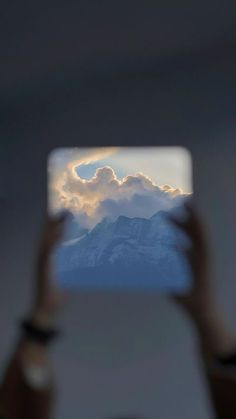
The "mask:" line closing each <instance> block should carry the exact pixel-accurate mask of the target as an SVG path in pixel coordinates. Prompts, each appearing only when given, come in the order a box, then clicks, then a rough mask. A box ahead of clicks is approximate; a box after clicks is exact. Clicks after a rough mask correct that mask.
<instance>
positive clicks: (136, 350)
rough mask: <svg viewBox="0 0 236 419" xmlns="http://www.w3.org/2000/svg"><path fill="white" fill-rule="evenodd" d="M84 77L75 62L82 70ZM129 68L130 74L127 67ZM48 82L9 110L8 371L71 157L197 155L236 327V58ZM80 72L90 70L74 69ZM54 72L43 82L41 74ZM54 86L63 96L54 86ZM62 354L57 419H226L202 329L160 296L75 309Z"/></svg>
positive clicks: (218, 274)
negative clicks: (142, 152)
mask: <svg viewBox="0 0 236 419" xmlns="http://www.w3.org/2000/svg"><path fill="white" fill-rule="evenodd" d="M72 64H73V63H72ZM123 64H124V63H123ZM123 64H122V66H121V67H119V66H118V67H116V63H114V68H116V71H110V70H111V69H110V70H109V72H108V71H107V72H106V71H103V70H104V69H105V70H106V68H107V67H106V63H105V64H104V68H103V67H102V70H101V67H99V68H97V70H96V69H95V71H94V74H90V73H89V72H88V74H87V75H86V76H84V75H83V77H76V71H74V72H73V74H72V73H68V72H67V73H66V72H63V71H64V70H63V69H62V70H61V78H56V79H55V77H54V74H53V72H52V74H50V77H47V78H46V79H44V78H41V80H40V82H38V81H37V80H36V82H35V83H33V82H31V78H30V77H29V80H28V81H29V82H28V84H24V83H23V82H22V84H19V85H18V87H17V88H16V87H14V83H13V82H12V81H11V86H13V87H14V89H13V88H12V90H11V89H9V94H6V92H7V91H6V89H5V90H4V92H5V96H4V99H5V101H4V100H3V101H2V102H1V109H2V111H1V112H2V124H1V139H2V142H1V153H0V210H1V221H0V226H1V229H0V246H1V252H0V261H1V292H0V327H1V330H2V336H3V337H2V340H1V349H0V361H1V366H2V367H3V365H4V361H5V359H6V354H7V351H8V350H9V348H10V347H11V345H12V342H13V341H14V340H15V338H16V336H17V327H18V322H19V319H20V318H21V317H22V315H24V314H25V313H26V312H27V308H28V307H29V302H30V297H29V296H30V290H31V289H32V279H33V277H34V267H33V261H34V255H35V249H36V246H37V240H38V236H39V232H40V229H41V225H42V222H43V218H44V214H45V210H46V200H47V196H46V189H47V173H46V160H47V154H48V153H49V152H50V150H51V149H53V148H54V147H59V146H90V145H91V146H100V145H107V146H108V145H143V146H145V145H183V146H186V147H188V148H189V150H190V151H191V152H192V156H193V163H194V190H195V199H196V204H197V206H198V208H199V210H200V212H201V214H202V215H203V217H204V219H205V222H206V225H207V229H208V233H209V237H210V241H211V248H212V257H213V260H214V280H215V288H216V296H217V298H218V299H219V302H220V303H221V304H222V307H223V310H224V312H225V315H226V317H227V319H228V321H229V322H230V323H231V324H232V326H233V327H236V321H235V318H236V316H235V314H236V313H235V301H236V282H235V271H236V269H235V260H236V259H235V249H236V234H235V233H236V221H235V211H236V193H235V170H236V169H235V160H236V157H235V156H236V142H235V131H236V127H235V93H236V84H235V65H236V59H235V57H234V54H233V48H232V47H231V45H230V44H229V45H227V46H225V44H221V45H220V46H219V47H217V48H216V47H212V48H207V49H205V50H204V51H202V50H199V51H196V53H194V54H192V53H185V52H183V53H181V54H178V55H177V54H173V56H171V57H170V56H166V57H164V58H162V59H161V60H160V59H158V58H152V59H151V60H149V61H148V64H147V65H146V64H145V65H143V64H142V65H139V62H135V61H134V62H133V65H132V66H130V65H129V64H130V63H129V58H126V64H127V67H126V69H125V67H124V66H123ZM74 70H76V68H75V67H74ZM41 72H42V69H41ZM50 80H51V83H50ZM61 322H62V325H63V326H64V328H63V330H65V333H64V334H63V336H62V337H61V339H60V340H59V341H58V342H57V343H56V344H55V347H54V348H53V351H52V353H53V357H54V362H55V371H56V376H57V378H58V387H59V398H58V403H57V407H56V413H55V417H56V418H57V419H68V418H75V417H83V418H86V419H95V418H98V419H99V418H101V419H103V418H104V419H105V418H106V417H109V415H115V414H116V413H118V414H122V413H123V414H129V413H130V414H139V415H140V416H142V415H143V416H144V417H145V418H147V419H156V418H158V417H160V418H162V419H173V418H174V419H189V418H190V417H191V418H192V419H199V418H201V419H205V418H211V417H212V409H211V405H210V402H209V400H208V392H207V388H206V385H205V382H204V379H203V375H202V370H201V361H200V359H199V356H198V353H197V344H196V336H195V333H194V330H193V329H192V326H191V324H190V323H189V321H188V319H186V318H185V317H184V315H183V314H182V313H181V312H180V311H179V310H178V309H177V308H176V307H174V306H172V304H171V303H170V302H169V301H168V299H165V298H164V297H162V296H160V295H148V294H146V295H142V294H140V293H137V294H132V293H130V294H126V295H122V294H115V293H114V294H110V293H107V294H105V293H104V294H102V293H101V294H85V293H83V294H82V293H78V294H74V295H73V296H71V298H70V300H69V302H68V306H67V307H66V310H65V312H64V313H63V315H62V319H61Z"/></svg>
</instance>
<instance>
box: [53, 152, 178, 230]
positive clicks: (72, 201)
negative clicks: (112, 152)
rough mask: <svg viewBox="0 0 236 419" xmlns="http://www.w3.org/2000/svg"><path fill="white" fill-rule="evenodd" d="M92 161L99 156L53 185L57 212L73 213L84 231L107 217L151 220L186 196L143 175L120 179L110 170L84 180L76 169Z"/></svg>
mask: <svg viewBox="0 0 236 419" xmlns="http://www.w3.org/2000/svg"><path fill="white" fill-rule="evenodd" d="M92 158H96V156H85V157H84V159H80V160H79V164H78V160H77V162H75V161H74V162H72V163H71V162H69V164H67V165H66V168H65V170H64V171H63V173H61V175H60V176H58V177H57V179H55V182H54V183H53V185H51V193H52V196H51V201H52V203H53V205H54V209H58V208H61V207H65V208H68V209H70V210H71V211H72V212H73V213H74V214H75V216H76V217H77V218H78V221H79V222H80V224H81V225H82V226H83V227H88V228H91V227H93V226H94V225H95V224H97V223H98V222H99V221H101V219H102V218H104V217H109V218H111V219H115V218H117V217H118V216H119V215H126V216H129V217H146V218H148V217H151V216H152V215H153V214H154V213H156V212H157V211H158V210H168V209H171V208H173V207H174V206H176V205H177V204H178V200H179V198H180V197H183V195H184V194H183V192H182V191H181V190H180V189H174V188H172V187H171V186H170V185H163V186H158V185H157V184H155V183H154V182H153V181H152V180H151V179H150V178H149V177H148V176H145V174H143V173H137V174H135V175H129V176H126V177H124V178H123V179H118V178H117V176H116V173H115V172H114V170H113V169H112V168H111V167H109V166H105V167H100V168H98V169H97V170H96V172H95V174H94V176H93V177H92V178H91V179H82V178H81V177H80V176H79V175H78V174H77V172H76V170H75V168H76V167H77V166H78V165H81V164H86V163H85V161H86V162H87V161H90V162H91V159H92ZM99 159H100V157H99ZM93 161H94V160H93Z"/></svg>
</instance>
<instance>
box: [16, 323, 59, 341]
mask: <svg viewBox="0 0 236 419" xmlns="http://www.w3.org/2000/svg"><path fill="white" fill-rule="evenodd" d="M21 326H22V329H23V333H24V337H27V338H29V339H31V340H33V341H35V342H38V343H41V344H43V345H47V344H49V343H50V342H51V341H52V340H53V339H55V338H56V337H57V336H58V334H59V331H58V330H56V329H43V328H41V327H40V326H38V325H36V324H34V322H33V321H31V320H24V321H23V322H22V324H21Z"/></svg>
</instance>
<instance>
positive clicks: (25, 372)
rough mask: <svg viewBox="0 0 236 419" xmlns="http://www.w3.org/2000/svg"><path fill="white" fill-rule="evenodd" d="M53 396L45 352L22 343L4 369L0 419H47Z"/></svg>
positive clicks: (44, 349) (41, 347) (28, 341)
mask: <svg viewBox="0 0 236 419" xmlns="http://www.w3.org/2000/svg"><path fill="white" fill-rule="evenodd" d="M53 395H54V386H53V382H52V373H51V368H50V364H49V360H48V356H47V351H46V348H45V347H43V346H42V345H39V344H37V343H34V342H31V341H30V340H27V339H24V340H22V341H21V342H20V344H19V345H18V346H17V349H16V351H15V353H14V355H13V357H12V359H11V360H10V362H9V365H8V366H7V368H6V371H5V374H4V377H3V381H2V385H1V388H0V413H1V415H2V416H3V419H5V418H6V419H8V418H9V419H49V418H51V410H52V405H53ZM0 418H1V416H0Z"/></svg>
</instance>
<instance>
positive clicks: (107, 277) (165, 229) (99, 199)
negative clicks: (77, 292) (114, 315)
mask: <svg viewBox="0 0 236 419" xmlns="http://www.w3.org/2000/svg"><path fill="white" fill-rule="evenodd" d="M191 196H192V161H191V156H190V153H189V152H188V151H187V150H186V149H185V148H182V147H144V148H141V147H138V148H134V147H133V148H126V147H112V148H111V147H108V148H96V149H94V148H81V149H80V148H69V149H56V150H54V151H53V152H52V153H51V154H50V156H49V158H48V205H49V211H50V212H51V213H57V212H60V211H61V210H64V209H67V210H68V211H69V213H70V215H69V216H68V219H67V223H66V227H65V232H64V237H63V240H62V242H61V243H60V245H59V246H58V248H57V249H56V251H55V254H54V256H53V269H54V271H55V274H56V275H55V277H56V278H57V281H58V282H59V283H60V285H61V286H65V287H73V288H85V289H100V290H106V289H111V290H120V289H122V290H145V289H146V290H159V291H175V292H182V291H184V290H186V288H188V287H189V286H190V285H191V278H190V274H189V270H188V266H187V265H186V261H185V259H184V257H183V255H182V254H181V252H178V249H179V248H181V247H184V246H189V245H190V243H188V239H187V237H185V236H184V235H183V233H181V232H180V231H179V230H178V229H177V228H175V227H174V226H173V225H172V224H171V223H170V221H169V220H168V212H170V211H171V212H174V213H175V216H177V217H180V218H182V217H185V211H184V206H183V204H184V203H185V202H186V200H189V199H191Z"/></svg>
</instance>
